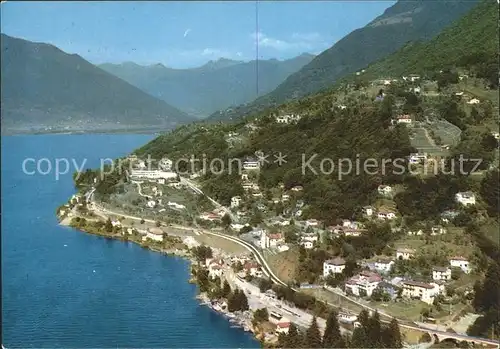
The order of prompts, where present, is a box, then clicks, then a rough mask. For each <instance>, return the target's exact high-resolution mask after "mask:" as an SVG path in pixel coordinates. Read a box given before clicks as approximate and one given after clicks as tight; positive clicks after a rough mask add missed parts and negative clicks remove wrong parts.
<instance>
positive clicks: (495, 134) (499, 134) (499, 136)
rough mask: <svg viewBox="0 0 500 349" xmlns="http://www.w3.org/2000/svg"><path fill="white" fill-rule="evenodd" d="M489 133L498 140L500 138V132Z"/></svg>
mask: <svg viewBox="0 0 500 349" xmlns="http://www.w3.org/2000/svg"><path fill="white" fill-rule="evenodd" d="M491 135H492V136H493V137H494V138H495V139H496V140H497V141H498V140H500V133H498V132H494V131H491Z"/></svg>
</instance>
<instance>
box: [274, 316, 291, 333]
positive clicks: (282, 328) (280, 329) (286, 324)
mask: <svg viewBox="0 0 500 349" xmlns="http://www.w3.org/2000/svg"><path fill="white" fill-rule="evenodd" d="M290 325H291V323H290V321H283V319H281V320H280V322H278V323H277V324H276V334H278V335H279V334H280V333H283V334H287V333H288V331H289V330H290Z"/></svg>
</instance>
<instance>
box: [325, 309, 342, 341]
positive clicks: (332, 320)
mask: <svg viewBox="0 0 500 349" xmlns="http://www.w3.org/2000/svg"><path fill="white" fill-rule="evenodd" d="M344 347H345V342H344V340H343V338H342V334H341V333H340V326H339V321H338V318H337V313H336V312H331V313H330V314H329V315H328V318H327V320H326V329H325V333H324V335H323V348H344Z"/></svg>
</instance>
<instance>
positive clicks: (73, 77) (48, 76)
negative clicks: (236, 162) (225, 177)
mask: <svg viewBox="0 0 500 349" xmlns="http://www.w3.org/2000/svg"><path fill="white" fill-rule="evenodd" d="M1 47H2V59H1V67H2V68H1V69H2V70H1V87H2V89H1V112H2V126H3V127H5V128H8V129H17V130H21V129H26V128H28V129H29V128H31V127H32V128H36V129H38V128H40V127H50V126H51V127H52V128H53V129H54V128H57V129H61V128H62V129H64V128H69V129H72V130H73V129H85V130H89V129H99V128H106V129H113V128H124V127H129V126H130V127H135V128H138V127H140V128H143V127H150V126H154V127H158V128H162V129H163V128H169V127H172V126H175V125H177V124H179V123H183V122H188V121H192V120H193V119H192V117H190V116H188V115H187V114H186V113H184V112H181V111H180V110H178V109H176V108H174V107H172V106H170V105H168V104H167V103H166V102H165V101H162V100H159V99H157V98H154V97H152V96H150V95H148V94H147V93H144V92H143V91H141V90H140V89H138V88H137V87H134V86H132V85H130V84H128V83H127V82H125V81H123V80H121V79H119V78H117V77H115V76H113V75H111V74H109V73H107V72H105V71H104V70H102V69H100V68H98V67H96V66H94V65H92V64H91V63H89V62H87V61H86V60H84V59H83V58H82V57H80V56H78V55H76V54H67V53H65V52H63V51H61V50H60V49H58V48H57V47H55V46H53V45H49V44H44V43H35V42H30V41H27V40H23V39H18V38H13V37H10V36H7V35H5V34H1Z"/></svg>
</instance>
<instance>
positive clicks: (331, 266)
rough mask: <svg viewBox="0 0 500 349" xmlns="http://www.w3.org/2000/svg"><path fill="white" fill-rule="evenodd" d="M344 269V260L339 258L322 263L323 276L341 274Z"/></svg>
mask: <svg viewBox="0 0 500 349" xmlns="http://www.w3.org/2000/svg"><path fill="white" fill-rule="evenodd" d="M344 269H345V260H344V259H343V258H340V257H336V258H334V259H329V260H326V261H324V262H323V276H324V277H327V276H328V275H330V274H341V273H342V272H343V271H344Z"/></svg>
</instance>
